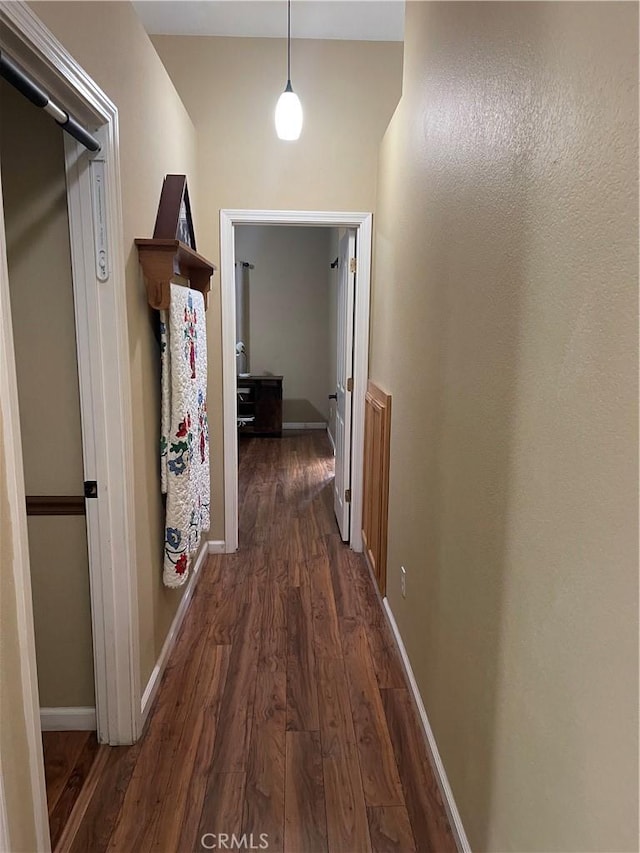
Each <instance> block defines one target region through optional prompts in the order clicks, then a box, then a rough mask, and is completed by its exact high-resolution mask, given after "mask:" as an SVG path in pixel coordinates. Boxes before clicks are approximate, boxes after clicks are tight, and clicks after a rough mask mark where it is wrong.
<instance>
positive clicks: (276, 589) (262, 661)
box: [259, 554, 289, 673]
mask: <svg viewBox="0 0 640 853" xmlns="http://www.w3.org/2000/svg"><path fill="white" fill-rule="evenodd" d="M268 561H269V565H268V570H267V582H266V583H265V585H264V587H263V590H262V607H263V611H262V641H261V646H260V658H259V666H260V668H265V669H268V670H270V671H272V672H283V673H286V670H287V607H288V603H287V602H288V594H289V593H288V583H289V577H288V567H287V563H286V562H285V561H284V560H282V559H281V558H280V557H279V556H274V555H273V554H269V558H268Z"/></svg>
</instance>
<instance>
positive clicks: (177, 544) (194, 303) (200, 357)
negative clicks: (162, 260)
mask: <svg viewBox="0 0 640 853" xmlns="http://www.w3.org/2000/svg"><path fill="white" fill-rule="evenodd" d="M160 348H161V352H162V427H161V432H162V437H161V448H160V469H161V482H162V491H163V493H166V495H167V507H166V524H165V542H164V571H163V581H164V584H165V586H169V587H177V586H182V584H183V583H184V582H185V581H186V580H187V576H188V574H189V568H190V564H191V555H192V554H193V552H194V551H195V550H196V549H197V547H198V545H199V543H200V537H201V534H202V533H203V532H204V531H206V530H208V529H209V524H210V518H209V508H210V480H209V427H208V421H207V332H206V324H205V311H204V300H203V297H202V294H201V293H199V292H198V291H196V290H191V289H189V288H187V287H183V286H181V285H177V284H172V285H171V305H170V308H169V311H168V312H166V311H163V312H161V317H160Z"/></svg>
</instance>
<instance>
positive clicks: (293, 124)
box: [276, 0, 302, 142]
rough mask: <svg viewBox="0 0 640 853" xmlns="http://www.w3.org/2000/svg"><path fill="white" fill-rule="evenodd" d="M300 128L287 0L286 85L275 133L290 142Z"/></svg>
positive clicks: (289, 2) (300, 108)
mask: <svg viewBox="0 0 640 853" xmlns="http://www.w3.org/2000/svg"><path fill="white" fill-rule="evenodd" d="M301 130H302V104H301V103H300V98H299V97H298V96H297V95H296V93H295V92H294V91H293V89H292V88H291V0H287V85H286V88H285V90H284V92H283V93H282V94H281V95H280V97H279V98H278V103H277V104H276V133H277V134H278V138H279V139H286V140H288V141H290V142H293V141H294V140H296V139H298V138H299V136H300V131H301Z"/></svg>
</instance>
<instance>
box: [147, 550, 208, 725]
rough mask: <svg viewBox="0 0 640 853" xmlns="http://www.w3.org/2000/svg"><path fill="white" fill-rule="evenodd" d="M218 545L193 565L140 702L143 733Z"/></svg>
mask: <svg viewBox="0 0 640 853" xmlns="http://www.w3.org/2000/svg"><path fill="white" fill-rule="evenodd" d="M217 544H218V543H217V542H209V543H208V546H205V547H204V548H202V549H201V550H200V553H199V554H198V559H197V560H196V561H195V563H194V565H193V571H192V572H191V577H190V578H189V580H188V581H187V587H186V589H185V591H184V594H183V596H182V598H181V599H180V604H179V605H178V609H177V610H176V615H175V616H174V617H173V622H172V623H171V627H170V628H169V633H168V634H167V638H166V640H165V641H164V645H163V646H162V651H161V652H160V657H159V658H158V661H157V663H156V665H155V666H154V668H153V672H152V673H151V676H150V678H149V681H148V682H147V686H146V687H145V689H144V693H143V694H142V699H141V700H140V713H141V715H142V720H141V723H140V731H142V729H143V728H144V724H145V723H146V721H147V717H148V715H149V711H150V710H151V706H152V705H153V700H154V699H155V698H156V693H157V692H158V687H160V681H161V679H162V673H163V672H164V671H165V668H166V666H167V661H168V660H169V655H170V654H171V652H172V651H173V647H174V646H175V644H176V639H177V637H178V631H179V630H180V626H181V625H182V622H183V620H184V616H185V613H186V612H187V607H188V606H189V602H190V601H191V596H192V595H193V591H194V589H195V588H196V583H197V582H198V577H199V576H200V569H201V568H202V564H203V563H204V561H205V560H206V558H207V557H208V556H209V554H210V553H214V552H212V550H211V545H217ZM215 553H217V552H215Z"/></svg>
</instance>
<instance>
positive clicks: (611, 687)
mask: <svg viewBox="0 0 640 853" xmlns="http://www.w3.org/2000/svg"><path fill="white" fill-rule="evenodd" d="M637 57H638V8H637V5H636V4H617V3H495V4H493V3H409V4H407V18H406V54H405V75H404V91H403V98H402V102H401V104H400V106H399V108H398V111H397V112H396V114H395V116H394V118H393V120H392V122H391V125H390V127H389V130H388V132H387V134H386V136H385V139H384V142H383V145H382V149H381V159H380V169H379V195H378V203H377V208H376V212H377V216H376V245H377V248H376V274H375V285H374V300H373V323H372V330H373V334H372V346H371V376H372V378H373V379H374V380H376V381H378V382H379V383H381V384H382V385H383V386H384V387H385V388H386V389H387V390H388V391H389V392H391V394H393V409H394V412H393V424H392V450H391V488H390V490H391V494H390V519H389V560H388V567H389V568H388V571H389V579H388V586H387V588H388V595H389V598H390V602H391V605H392V608H393V611H394V613H395V615H396V617H397V620H398V624H399V626H400V630H401V632H402V635H403V637H404V641H405V643H406V646H407V649H408V652H409V655H410V658H411V662H412V665H413V668H414V670H415V673H416V677H417V680H418V683H419V685H420V689H421V692H422V695H423V697H424V700H425V705H426V708H427V713H428V715H429V718H430V721H431V724H432V727H433V729H434V733H435V737H436V740H437V742H438V745H439V748H440V752H441V755H442V758H443V761H444V765H445V767H446V770H447V773H448V776H449V780H450V782H451V785H452V788H453V791H454V794H455V797H456V801H457V804H458V806H459V809H460V811H461V814H462V819H463V822H464V825H465V827H466V830H467V833H468V835H469V838H470V842H471V846H472V848H473V849H474V850H478V851H481V850H496V851H509V850H510V851H526V850H528V851H540V850H545V851H551V850H557V851H587V850H601V851H606V850H616V851H622V850H637V849H638V846H637V845H638V714H637V705H638V576H637V571H638V494H637V485H638V483H637V471H638V467H637V461H638V454H637V451H638V432H637V387H638V384H637V378H638V377H637V356H638V337H637V307H638V305H637V292H636V287H637V270H638V253H637V239H638V232H637V224H638V223H637V212H638V185H637V178H638V174H637V131H638V58H637ZM400 564H403V565H404V566H405V567H406V568H407V598H406V599H403V598H402V596H401V593H400V584H399V566H400Z"/></svg>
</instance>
